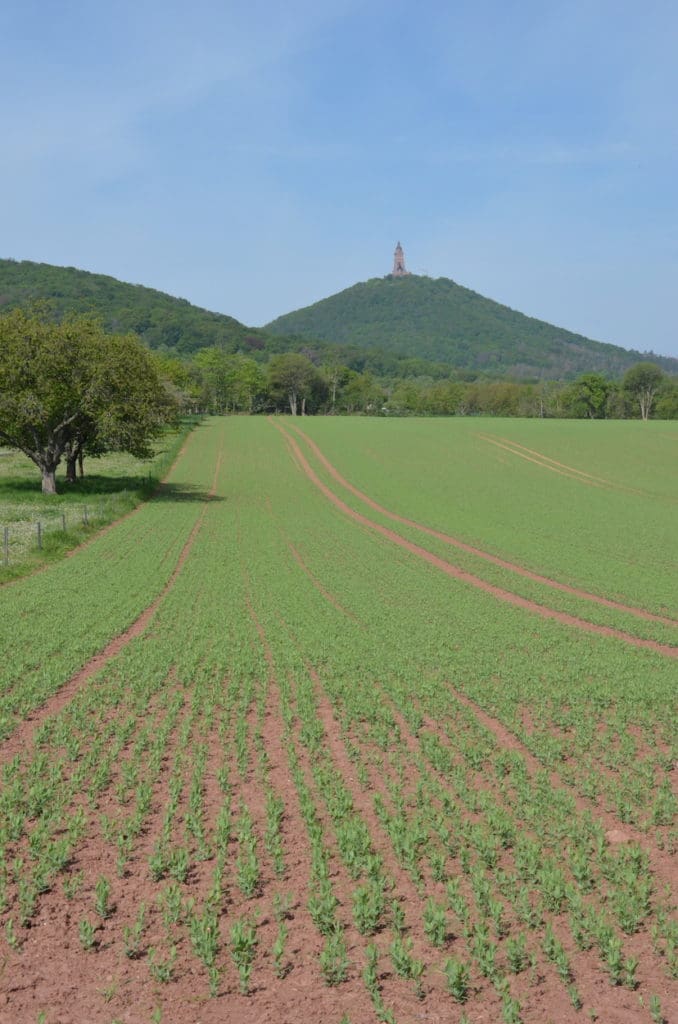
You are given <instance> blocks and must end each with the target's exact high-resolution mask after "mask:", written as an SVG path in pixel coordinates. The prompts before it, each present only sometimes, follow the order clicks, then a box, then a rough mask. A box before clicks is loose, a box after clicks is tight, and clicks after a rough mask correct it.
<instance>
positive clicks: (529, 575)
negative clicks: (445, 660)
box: [271, 421, 678, 626]
mask: <svg viewBox="0 0 678 1024" xmlns="http://www.w3.org/2000/svg"><path fill="white" fill-rule="evenodd" d="M271 422H273V421H271ZM290 426H291V428H292V429H293V430H294V431H295V432H296V433H297V434H298V435H299V436H300V437H302V438H303V439H304V441H305V442H306V444H307V445H308V447H309V448H310V449H311V451H312V452H313V454H314V455H315V456H316V458H317V459H318V460H319V461H320V462H321V463H322V465H323V466H324V467H325V469H326V470H327V471H328V473H330V475H331V476H332V477H333V478H334V479H335V480H336V481H337V483H340V484H341V485H342V487H345V488H346V489H347V490H348V491H350V492H351V494H354V495H355V496H356V497H357V498H360V500H361V501H364V502H365V504H366V505H368V506H369V507H370V508H373V509H374V510H375V512H380V513H381V514H382V515H384V516H387V517H388V518H389V519H392V520H393V521H394V522H397V523H402V524H403V525H404V526H409V527H412V529H414V530H419V531H420V533H425V534H428V536H429V537H435V538H436V540H441V541H443V542H444V543H446V544H450V545H451V546H452V547H456V548H459V550H460V551H466V552H467V553H468V554H471V555H476V556H477V557H478V558H482V559H484V560H485V561H486V562H490V563H491V564H492V565H497V566H499V567H500V568H502V569H508V570H510V571H511V572H515V573H517V574H518V575H519V576H524V577H525V578H526V579H529V580H533V581H534V582H535V583H542V584H544V585H545V586H547V587H552V588H553V589H554V590H560V591H563V593H566V594H572V595H573V596H574V597H580V598H583V599H584V600H585V601H593V602H594V603H596V604H599V605H601V606H603V607H605V608H614V609H616V610H617V611H621V612H626V613H627V614H629V615H635V616H636V617H637V618H639V619H647V620H648V621H650V622H661V623H663V624H664V625H667V626H678V621H677V620H676V619H671V618H667V617H666V616H664V615H655V614H654V613H653V612H648V611H646V610H645V609H644V608H637V607H635V606H634V605H629V604H624V603H623V602H621V601H614V600H612V599H611V598H606V597H601V596H600V595H599V594H592V593H590V592H589V591H587V590H582V589H581V588H579V587H574V586H570V585H569V584H567V583H560V582H558V581H557V580H553V579H551V578H550V577H548V576H542V575H541V574H540V573H537V572H533V571H532V570H531V569H526V568H525V567H524V566H522V565H518V564H516V563H515V562H509V561H507V560H506V559H505V558H499V557H498V556H497V555H493V554H491V553H490V552H488V551H483V550H482V548H477V547H474V546H473V545H472V544H467V543H466V542H465V541H462V540H460V539H459V538H458V537H451V536H450V535H449V534H447V533H442V532H441V531H440V530H434V529H432V528H431V527H430V526H424V525H423V524H422V523H418V522H416V521H415V520H413V519H408V518H407V517H406V516H401V515H398V514H397V513H395V512H391V511H390V510H389V509H387V508H384V506H383V505H380V504H378V503H377V502H376V501H374V500H373V499H372V498H370V497H369V495H367V494H365V493H364V492H363V491H360V490H358V488H357V487H354V486H353V484H351V483H349V481H348V480H346V478H345V477H343V476H342V475H341V474H340V473H339V471H338V470H337V469H336V468H335V467H334V466H333V465H332V463H331V462H330V461H329V460H328V459H327V457H326V456H325V455H324V454H323V452H322V451H321V449H320V448H319V447H318V445H317V444H316V443H315V442H314V441H312V440H311V439H310V438H309V437H308V436H307V435H306V434H304V432H303V431H302V430H300V428H299V427H297V426H296V425H294V424H290Z"/></svg>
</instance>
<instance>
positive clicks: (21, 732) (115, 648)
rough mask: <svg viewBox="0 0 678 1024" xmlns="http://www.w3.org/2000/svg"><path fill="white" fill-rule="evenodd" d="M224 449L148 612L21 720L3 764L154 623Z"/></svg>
mask: <svg viewBox="0 0 678 1024" xmlns="http://www.w3.org/2000/svg"><path fill="white" fill-rule="evenodd" d="M221 457H222V456H221V452H219V455H218V456H217V462H216V467H215V470H214V476H213V479H212V485H211V488H210V491H209V494H208V497H207V500H206V502H205V504H204V505H203V508H202V510H201V512H200V514H199V516H198V518H197V519H196V521H195V523H194V525H193V528H192V529H191V532H190V534H189V535H188V539H187V540H186V542H185V544H184V546H183V548H182V549H181V552H180V554H179V558H178V559H177V562H176V565H175V567H174V569H173V570H172V574H171V576H170V578H169V579H168V580H167V583H166V584H165V586H164V587H163V589H162V590H161V591H160V593H159V594H158V596H157V597H156V598H154V599H153V601H152V602H151V603H150V604H149V605H148V607H147V608H145V609H144V611H142V612H141V614H140V615H139V616H138V617H137V618H136V619H135V620H134V622H133V623H132V624H131V626H128V628H127V629H126V630H124V632H122V633H119V634H118V636H116V637H113V639H112V640H111V641H110V642H109V643H108V644H106V646H105V647H104V648H103V650H101V651H99V652H98V654H95V655H94V656H93V657H92V658H90V659H89V661H88V662H87V663H86V664H85V665H83V667H82V668H81V669H79V671H78V672H76V673H75V675H72V676H71V678H70V679H69V680H67V682H65V683H64V685H63V686H61V687H60V688H59V689H58V690H57V692H56V693H55V694H53V696H51V697H49V698H48V699H47V700H46V701H45V703H44V704H42V705H41V706H40V707H39V708H37V709H36V710H35V711H34V712H32V713H31V714H30V715H29V716H28V718H25V719H23V720H22V721H21V723H20V725H19V726H18V727H17V728H16V729H15V730H14V732H13V733H12V735H11V736H9V737H8V738H7V739H6V740H5V741H4V742H3V743H2V744H0V764H6V763H7V762H8V761H11V760H12V758H14V757H15V756H16V755H17V754H20V753H22V752H24V751H25V750H26V749H27V748H28V747H30V746H31V744H32V741H33V737H34V735H35V732H36V730H37V729H38V728H39V727H40V725H41V723H42V722H44V721H45V719H47V718H50V717H51V716H52V715H55V714H58V712H59V711H61V709H62V708H63V707H65V706H66V704H68V702H69V701H70V700H72V698H73V697H74V696H75V694H76V693H77V692H78V691H79V690H80V689H81V688H82V687H83V686H84V685H85V684H86V683H87V682H88V681H89V680H90V679H92V677H93V676H95V675H96V674H97V673H98V672H99V671H100V670H101V669H102V668H104V667H105V666H106V665H107V664H108V663H109V662H110V661H112V659H113V658H115V657H116V656H117V655H118V654H119V653H120V652H121V651H122V650H123V649H124V648H125V647H127V646H128V644H130V643H131V642H132V640H134V639H136V638H137V637H139V636H141V635H142V633H144V632H145V630H146V628H147V626H148V625H149V623H150V622H151V619H152V618H153V616H154V615H155V613H156V611H157V610H158V607H159V606H160V604H161V603H162V602H163V600H164V599H165V597H167V595H168V594H169V592H170V591H171V590H172V588H173V586H174V584H175V583H176V581H177V577H178V576H179V574H180V572H181V570H182V569H183V567H184V564H185V562H186V559H187V558H188V556H189V554H190V553H191V548H192V547H193V544H194V543H195V539H196V537H197V536H198V533H199V532H200V529H201V527H202V524H203V520H204V518H205V515H206V512H207V502H208V501H209V500H210V498H212V497H213V496H214V495H215V494H216V488H217V479H218V477H219V470H220V469H221Z"/></svg>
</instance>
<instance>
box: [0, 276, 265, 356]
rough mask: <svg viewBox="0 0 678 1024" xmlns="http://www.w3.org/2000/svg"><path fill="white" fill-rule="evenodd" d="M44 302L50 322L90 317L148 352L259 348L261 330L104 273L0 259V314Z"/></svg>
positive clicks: (183, 300)
mask: <svg viewBox="0 0 678 1024" xmlns="http://www.w3.org/2000/svg"><path fill="white" fill-rule="evenodd" d="M36 300H37V301H45V302H47V303H48V305H49V307H50V309H51V310H52V311H53V312H54V315H55V316H56V317H61V316H63V315H64V314H66V313H89V312H92V313H95V314H96V315H97V316H100V317H101V318H102V319H103V321H104V326H105V327H106V329H107V330H109V331H113V332H120V333H126V332H127V331H134V332H135V333H136V334H138V335H139V337H140V338H142V339H143V341H145V343H146V344H147V345H148V346H149V347H150V348H154V349H158V348H161V349H169V350H171V351H173V352H177V353H185V354H188V353H191V352H195V351H197V350H198V349H201V348H205V347H207V346H211V345H218V346H220V347H225V348H233V349H234V348H236V347H243V348H248V347H252V348H260V347H263V345H262V341H261V339H262V338H264V337H265V333H264V332H263V331H258V330H256V328H248V327H245V325H244V324H241V323H240V322H239V321H238V320H234V319H233V317H230V316H225V315H224V314H222V313H210V312H209V310H206V309H201V308H200V307H199V306H192V305H191V303H190V302H187V301H186V300H185V299H177V298H174V296H172V295H166V294H165V293H164V292H159V291H156V290H155V289H154V288H144V287H143V286H142V285H138V284H125V283H124V282H123V281H118V280H117V279H116V278H114V277H107V276H105V275H104V274H90V273H89V272H88V271H86V270H76V269H75V267H55V266H52V265H51V264H49V263H31V262H29V261H28V260H23V261H21V262H19V261H16V260H0V312H2V311H3V310H7V309H12V308H13V307H15V306H26V305H28V304H30V303H31V302H35V301H36Z"/></svg>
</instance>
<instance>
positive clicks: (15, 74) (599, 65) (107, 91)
mask: <svg viewBox="0 0 678 1024" xmlns="http://www.w3.org/2000/svg"><path fill="white" fill-rule="evenodd" d="M677 52H678V5H676V4H675V2H674V0H647V2H645V3H644V4H638V3H637V2H634V3H628V2H625V0H615V2H612V0H610V2H608V0H600V2H597V0H588V2H580V0H569V2H564V0H558V2H546V3H544V0H540V2H532V0H502V2H499V0H476V2H465V0H464V2H456V3H455V2H453V0H451V2H426V0H423V2H420V3H418V4H414V3H411V2H404V0H391V2H382V0H375V2H371V0H362V2H360V3H359V2H354V0H325V2H318V0H315V2H312V0H287V2H286V3H285V4H279V3H272V2H270V0H251V2H249V3H245V2H238V3H231V2H229V0H222V2H219V3H216V2H206V0H194V2H192V3H190V4H188V3H185V2H183V3H177V2H175V0H164V2H163V3H160V2H159V0H134V2H130V0H118V2H116V3H115V4H98V3H93V2H92V0H87V2H83V0H80V2H77V0H74V2H67V0H65V2H64V0H22V2H19V0H5V3H4V4H2V6H1V7H0V96H1V97H2V99H0V133H1V134H0V139H1V145H2V149H1V150H0V187H1V188H2V196H3V202H2V208H1V212H0V256H11V257H14V258H17V259H32V260H38V261H43V262H47V263H56V264H62V265H72V266H77V267H81V268H83V269H87V270H94V271H99V272H102V273H108V274H112V275H113V276H115V277H119V278H121V279H122V280H125V281H133V282H136V283H139V284H146V285H150V286H152V287H156V288H161V289H163V290H164V291H168V292H171V293H172V294H175V295H180V296H183V297H184V298H187V299H189V300H190V301H192V302H195V303H197V304H199V305H202V306H206V307H208V308H210V309H215V310H219V311H221V312H224V313H229V314H230V315H232V316H236V317H237V318H238V319H240V320H242V321H244V322H246V323H248V324H252V325H260V324H264V323H266V322H267V321H268V320H270V319H272V318H273V317H275V316H277V315H279V314H281V313H285V312H288V311H290V310H292V309H295V308H298V307H299V306H303V305H307V304H308V303H310V302H313V301H316V300H317V299H320V298H323V297H325V296H327V295H330V294H332V293H334V292H336V291H339V290H340V289H342V288H345V287H348V286H350V285H351V284H354V283H355V282H356V281H361V280H366V279H367V278H370V277H378V276H381V275H383V274H385V273H388V271H389V270H390V266H391V260H392V252H393V248H394V245H395V242H396V241H397V240H398V239H400V240H401V241H402V243H403V246H404V248H405V254H406V258H407V261H408V265H409V268H410V269H411V270H412V271H414V272H415V273H427V274H430V275H431V276H433V277H440V276H445V277H451V278H453V279H454V280H455V281H457V282H459V283H460V284H463V285H466V286H468V287H470V288H473V289H475V290H476V291H479V292H481V293H482V294H484V295H487V296H490V297H491V298H494V299H497V300H499V301H500V302H504V303H506V304H507V305H510V306H512V307H513V308H515V309H519V310H521V311H522V312H525V313H528V314H530V315H532V316H538V317H541V318H543V319H546V320H549V321H551V322H553V323H556V324H559V325H562V326H564V327H568V328H570V329H572V330H576V331H580V332H582V333H584V334H587V335H589V336H590V337H593V338H597V339H600V340H603V341H611V342H615V343H617V344H621V345H624V346H626V347H635V348H639V349H640V350H646V349H653V350H655V351H657V352H661V353H665V354H672V355H676V356H678V324H677V322H676V316H675V306H676V301H675V296H676V294H678V198H677V182H678V62H677V61H676V56H675V55H676V53H677Z"/></svg>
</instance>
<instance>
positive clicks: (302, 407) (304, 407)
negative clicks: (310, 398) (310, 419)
mask: <svg viewBox="0 0 678 1024" xmlns="http://www.w3.org/2000/svg"><path fill="white" fill-rule="evenodd" d="M301 415H302V416H305V415H306V399H305V398H302V400H301Z"/></svg>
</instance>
